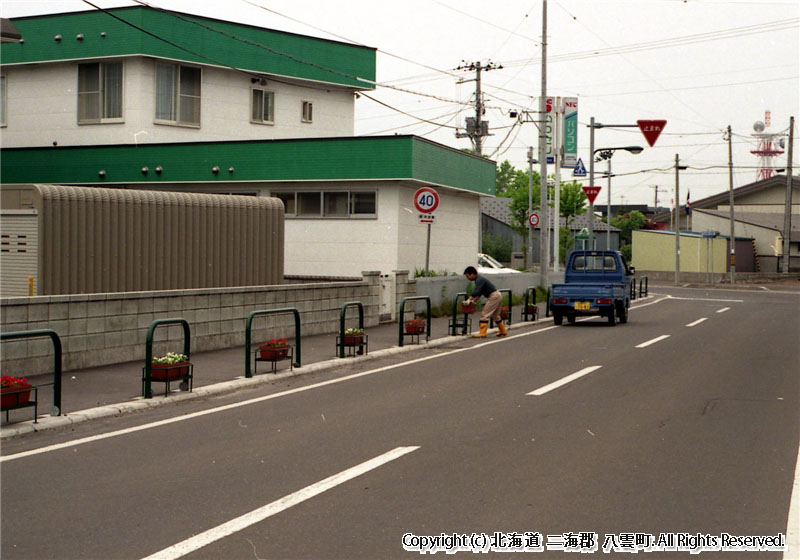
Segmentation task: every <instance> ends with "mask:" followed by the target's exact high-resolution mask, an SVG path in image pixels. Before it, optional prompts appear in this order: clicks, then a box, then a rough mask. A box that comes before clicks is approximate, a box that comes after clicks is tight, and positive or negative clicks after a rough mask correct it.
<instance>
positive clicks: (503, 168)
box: [495, 160, 516, 196]
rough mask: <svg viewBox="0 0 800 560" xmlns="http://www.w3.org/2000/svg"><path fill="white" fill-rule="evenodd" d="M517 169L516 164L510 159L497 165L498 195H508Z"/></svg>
mask: <svg viewBox="0 0 800 560" xmlns="http://www.w3.org/2000/svg"><path fill="white" fill-rule="evenodd" d="M515 171H516V170H515V169H514V166H513V165H511V164H510V163H509V161H508V160H505V161H504V162H503V163H501V164H500V165H499V166H498V167H497V182H496V188H495V190H496V194H497V196H508V194H507V193H508V192H509V190H510V189H511V188H512V185H513V183H514V173H515Z"/></svg>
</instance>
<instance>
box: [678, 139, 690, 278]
mask: <svg viewBox="0 0 800 560" xmlns="http://www.w3.org/2000/svg"><path fill="white" fill-rule="evenodd" d="M681 169H687V167H686V166H685V165H681V164H680V156H679V155H678V154H675V285H676V286H677V285H678V284H679V283H680V278H681V196H680V195H681V189H680V182H679V181H678V177H679V172H680V170H681Z"/></svg>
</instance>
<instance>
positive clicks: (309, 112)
mask: <svg viewBox="0 0 800 560" xmlns="http://www.w3.org/2000/svg"><path fill="white" fill-rule="evenodd" d="M313 110H314V104H313V103H311V101H303V115H302V117H301V119H300V120H301V121H303V122H304V123H310V122H313V120H314V113H313Z"/></svg>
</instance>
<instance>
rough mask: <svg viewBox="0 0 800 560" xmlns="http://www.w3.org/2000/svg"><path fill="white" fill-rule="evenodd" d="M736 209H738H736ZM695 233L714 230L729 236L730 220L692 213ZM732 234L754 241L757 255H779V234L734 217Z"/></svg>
mask: <svg viewBox="0 0 800 560" xmlns="http://www.w3.org/2000/svg"><path fill="white" fill-rule="evenodd" d="M737 209H738V207H737ZM692 216H693V217H694V226H695V231H706V230H716V231H718V232H720V233H721V234H723V235H730V227H731V226H730V220H729V219H727V218H723V217H722V216H714V215H712V214H705V213H703V212H698V211H696V212H692ZM734 221H735V222H736V223H735V226H734V232H735V236H736V237H750V238H752V239H753V240H754V241H755V247H756V251H757V252H758V254H759V255H766V256H777V255H780V247H781V243H780V239H781V234H780V232H777V231H775V230H774V229H769V228H765V227H760V226H756V225H753V224H748V223H744V222H740V221H737V220H736V219H735V216H734Z"/></svg>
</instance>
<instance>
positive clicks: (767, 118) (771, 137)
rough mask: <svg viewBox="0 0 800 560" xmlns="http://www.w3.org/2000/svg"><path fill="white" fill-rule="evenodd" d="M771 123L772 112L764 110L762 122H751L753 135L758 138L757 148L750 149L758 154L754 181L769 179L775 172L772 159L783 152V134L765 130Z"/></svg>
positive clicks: (754, 153)
mask: <svg viewBox="0 0 800 560" xmlns="http://www.w3.org/2000/svg"><path fill="white" fill-rule="evenodd" d="M770 124H772V113H771V112H770V111H765V112H764V122H761V121H756V122H755V123H754V124H753V130H754V131H755V132H754V133H753V135H752V136H753V137H754V138H757V139H758V148H757V149H755V150H750V153H751V154H753V155H756V156H758V170H757V171H756V181H760V180H761V179H769V178H770V177H772V176H773V175H774V174H775V166H774V165H773V164H772V159H773V158H774V157H775V156H779V155H781V154H782V153H783V150H782V149H781V148H783V135H782V134H778V133H774V132H766V130H767V128H769V126H770Z"/></svg>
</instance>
